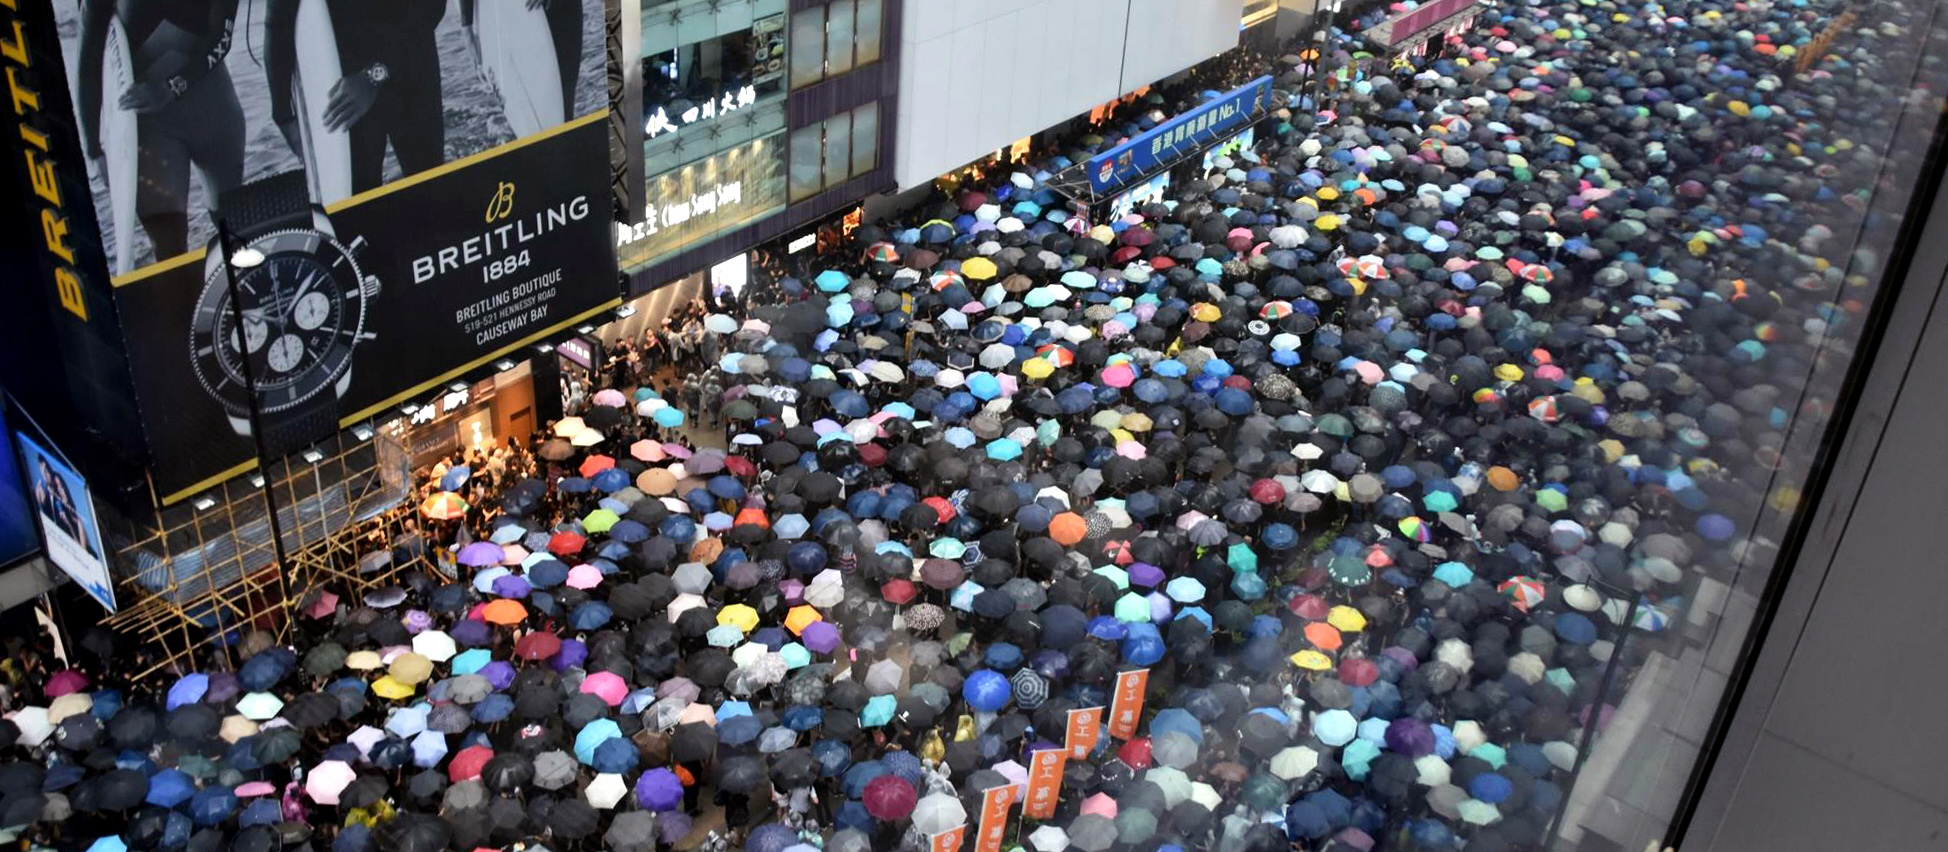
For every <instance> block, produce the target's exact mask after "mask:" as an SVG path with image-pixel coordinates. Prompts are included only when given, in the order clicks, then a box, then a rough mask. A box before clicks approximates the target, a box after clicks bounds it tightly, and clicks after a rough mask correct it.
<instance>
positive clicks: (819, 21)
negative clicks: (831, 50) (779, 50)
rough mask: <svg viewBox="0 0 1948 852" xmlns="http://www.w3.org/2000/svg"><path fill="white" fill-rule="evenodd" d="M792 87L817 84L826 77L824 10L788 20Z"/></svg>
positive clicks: (809, 11) (798, 14)
mask: <svg viewBox="0 0 1948 852" xmlns="http://www.w3.org/2000/svg"><path fill="white" fill-rule="evenodd" d="M789 51H790V53H791V87H792V88H794V89H796V88H798V87H800V86H805V85H809V84H812V83H816V82H818V81H819V80H821V79H823V78H824V77H825V52H824V51H825V9H823V8H818V9H806V10H805V11H803V12H795V13H793V14H792V16H791V45H790V47H789Z"/></svg>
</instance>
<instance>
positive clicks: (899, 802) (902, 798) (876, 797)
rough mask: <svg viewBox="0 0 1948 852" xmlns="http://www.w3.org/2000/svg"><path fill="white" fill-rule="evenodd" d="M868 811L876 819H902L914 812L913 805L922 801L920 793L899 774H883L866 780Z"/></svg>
mask: <svg viewBox="0 0 1948 852" xmlns="http://www.w3.org/2000/svg"><path fill="white" fill-rule="evenodd" d="M864 798H865V801H866V813H869V814H872V815H873V818H874V819H883V820H901V819H906V818H907V817H908V816H910V815H912V813H913V806H914V805H915V804H918V803H919V801H920V794H919V793H918V792H916V791H915V790H914V789H913V785H912V784H910V783H908V782H907V780H906V779H905V778H901V777H900V776H898V775H892V774H887V775H881V776H879V777H878V778H874V779H873V780H871V781H868V782H866V794H865V796H864Z"/></svg>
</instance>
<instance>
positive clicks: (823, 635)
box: [798, 621, 839, 654]
mask: <svg viewBox="0 0 1948 852" xmlns="http://www.w3.org/2000/svg"><path fill="white" fill-rule="evenodd" d="M798 638H799V640H800V641H802V642H804V643H805V647H807V648H810V649H812V650H813V651H815V652H817V653H820V654H830V653H832V651H833V649H835V648H838V647H839V628H837V627H834V626H832V622H830V621H814V622H812V623H811V624H809V625H806V627H805V632H804V633H801V634H799V635H798Z"/></svg>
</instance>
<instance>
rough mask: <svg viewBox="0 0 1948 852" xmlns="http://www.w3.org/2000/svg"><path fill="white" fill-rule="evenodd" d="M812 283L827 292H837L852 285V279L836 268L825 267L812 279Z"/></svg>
mask: <svg viewBox="0 0 1948 852" xmlns="http://www.w3.org/2000/svg"><path fill="white" fill-rule="evenodd" d="M812 283H813V284H816V285H817V286H818V289H820V290H823V291H825V292H827V293H839V292H843V291H844V290H845V289H846V288H847V287H850V286H852V279H851V278H849V277H847V276H846V274H845V273H843V272H840V271H838V270H836V269H827V270H825V271H824V272H821V273H819V274H818V277H817V278H814V279H812Z"/></svg>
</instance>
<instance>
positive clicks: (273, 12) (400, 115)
mask: <svg viewBox="0 0 1948 852" xmlns="http://www.w3.org/2000/svg"><path fill="white" fill-rule="evenodd" d="M54 6H55V14H56V19H57V22H58V24H59V29H60V34H61V41H62V52H63V56H64V58H65V61H66V62H67V65H68V68H67V71H68V79H69V81H70V84H71V86H72V88H73V93H74V103H75V111H76V113H77V115H78V117H79V119H80V125H81V136H82V146H83V149H84V151H85V153H86V154H87V161H88V176H89V181H90V185H91V187H92V189H93V191H94V197H95V208H96V213H97V218H98V220H99V221H100V222H101V225H102V243H103V247H104V249H105V252H106V254H107V257H108V261H109V267H110V272H111V273H113V274H115V275H117V276H124V275H128V274H129V273H132V272H134V271H136V270H139V269H141V268H143V267H145V266H149V265H151V264H154V263H157V262H159V261H163V260H167V259H169V258H172V257H175V256H178V255H181V254H184V253H186V252H189V251H193V250H196V249H201V248H204V247H206V246H207V244H208V243H209V241H210V240H211V239H212V238H213V236H214V232H215V229H216V226H215V222H214V218H213V214H214V212H215V211H216V210H217V209H218V208H219V200H220V199H221V198H222V197H223V195H224V194H225V193H227V192H230V191H232V190H235V189H237V188H239V187H242V186H245V185H247V184H251V183H254V182H257V181H260V180H263V179H265V178H270V177H275V176H279V175H284V174H286V173H289V172H295V171H301V172H303V173H304V175H305V184H306V190H307V193H308V195H309V200H310V202H311V204H313V205H315V206H319V207H324V208H328V209H333V208H335V207H336V206H338V205H341V203H344V202H347V200H348V199H355V198H356V197H357V196H359V195H360V194H361V193H366V192H370V191H372V190H375V189H378V188H380V187H383V186H384V185H386V184H388V183H391V182H393V181H397V180H400V179H402V178H406V177H410V176H412V175H415V174H418V173H422V172H425V171H427V170H429V169H433V168H437V167H439V166H441V165H443V164H446V163H449V162H453V161H455V160H459V159H462V158H465V157H468V156H472V155H474V154H478V153H480V152H483V151H487V150H489V149H492V148H494V147H496V146H499V145H503V144H506V143H508V142H511V141H513V140H515V139H518V138H521V137H525V136H529V135H533V134H535V133H539V132H541V131H543V130H546V129H548V128H550V127H553V126H556V125H559V124H562V123H564V122H566V121H569V120H572V119H575V118H578V117H581V116H583V115H587V114H589V113H591V112H595V111H598V110H601V109H604V108H606V106H607V94H606V90H605V88H604V86H605V83H604V80H605V70H604V64H605V55H604V50H603V33H602V28H603V15H602V2H601V0H55V2H54Z"/></svg>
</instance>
